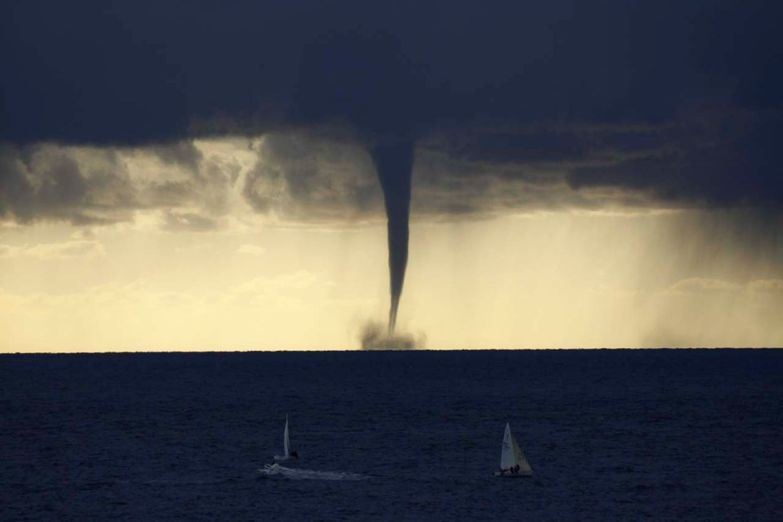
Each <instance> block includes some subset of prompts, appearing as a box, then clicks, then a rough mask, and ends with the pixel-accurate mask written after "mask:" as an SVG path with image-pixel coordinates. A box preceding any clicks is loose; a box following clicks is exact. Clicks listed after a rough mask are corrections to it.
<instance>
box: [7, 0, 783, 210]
mask: <svg viewBox="0 0 783 522" xmlns="http://www.w3.org/2000/svg"><path fill="white" fill-rule="evenodd" d="M422 4H423V5H422ZM1 10H2V12H0V60H1V61H0V64H1V67H2V73H1V74H0V140H3V141H6V142H10V143H15V144H26V143H30V142H39V141H50V142H59V143H66V144H67V143H70V144H112V145H134V144H142V143H144V144H148V143H161V142H169V141H178V140H180V139H182V138H187V137H192V136H194V135H204V134H223V133H232V134H236V133H248V134H258V133H263V132H267V131H269V130H281V129H302V128H312V127H313V126H322V125H326V126H332V127H334V126H337V127H340V128H347V129H350V130H348V131H347V133H346V134H343V135H341V138H342V137H346V136H347V137H349V138H350V139H353V140H356V141H357V142H358V143H361V144H363V145H365V146H366V147H368V148H371V147H373V146H374V145H375V144H376V143H377V142H378V141H380V140H384V139H389V136H392V139H395V140H399V139H405V140H408V139H409V140H413V141H416V142H417V144H418V145H417V146H418V149H419V150H426V151H428V153H432V154H436V155H441V156H443V157H444V158H446V161H450V162H455V164H461V165H462V167H463V168H461V169H458V171H459V174H456V175H455V176H454V177H451V176H447V175H445V174H444V173H442V172H441V174H439V177H438V179H439V181H440V182H443V183H444V191H445V192H446V193H449V194H452V195H453V196H454V197H458V196H459V194H461V193H465V194H468V196H466V198H467V199H465V200H452V201H451V202H450V203H449V205H450V207H451V208H452V209H453V211H454V212H460V211H465V212H470V211H472V210H473V209H474V208H475V207H476V205H480V204H488V205H496V206H497V205H500V206H504V205H506V204H511V202H503V200H502V196H503V194H496V191H495V189H494V188H493V187H495V186H496V182H497V181H503V182H506V183H512V184H517V185H524V186H526V187H541V186H542V184H544V183H545V178H547V177H549V178H550V180H549V183H550V184H551V183H556V184H559V183H563V186H564V187H566V189H568V190H571V191H572V192H574V195H573V199H574V200H575V201H578V200H579V199H580V198H582V197H583V196H582V194H583V193H584V194H592V193H596V192H601V191H604V192H605V191H607V190H612V189H616V190H618V191H624V192H628V193H629V194H630V193H634V192H641V193H644V194H646V195H647V196H648V197H649V198H653V199H654V200H656V201H659V202H663V203H664V204H670V203H671V204H686V205H687V204H698V205H710V206H731V205H740V204H741V205H761V206H766V207H776V208H779V207H780V206H781V203H782V199H783V196H782V194H783V183H782V182H781V175H780V167H779V165H780V163H781V160H782V159H783V158H781V155H780V152H778V150H779V146H778V144H779V142H780V136H781V135H783V118H781V116H780V114H781V110H782V109H781V102H783V33H782V32H781V31H779V30H778V23H779V20H781V19H782V18H783V16H781V15H783V4H780V3H779V2H773V1H760V0H759V1H739V0H732V1H728V0H715V1H713V0H709V1H707V0H704V1H693V2H674V1H655V2H653V1H649V2H644V1H638V2H629V1H626V0H605V1H593V2H582V1H576V0H573V1H568V0H553V1H548V2H493V3H491V4H485V3H478V2H476V3H474V2H426V3H420V2H387V3H381V4H379V3H374V2H373V3H371V2H320V1H319V2H316V1H312V2H308V1H292V2H250V1H236V2H231V3H229V4H222V3H218V2H206V3H198V4H196V3H191V2H179V1H168V2H145V1H133V2H131V1H127V2H106V1H82V2H78V3H74V4H69V3H62V2H53V1H34V0H31V1H26V2H4V3H3V5H2V8H1ZM286 132H291V131H290V130H289V131H286ZM167 151H169V152H171V154H172V156H171V158H170V159H171V160H172V161H176V162H183V161H184V162H187V161H189V159H188V158H189V157H191V158H192V155H190V154H189V153H188V152H187V151H177V150H169V149H167ZM292 153H293V154H297V153H298V152H296V151H292ZM178 155H179V156H178ZM281 163H282V161H281ZM14 165H15V163H13V162H11V164H9V163H8V161H7V160H4V161H3V167H2V171H1V172H0V176H2V177H1V178H0V186H1V187H2V190H3V194H0V205H2V208H0V211H2V212H6V213H8V212H13V213H14V215H17V216H20V217H21V218H22V219H28V218H31V217H32V216H33V215H34V214H35V213H47V214H48V215H51V216H54V215H59V214H63V213H65V214H68V213H67V212H65V211H64V210H63V209H66V208H77V207H78V206H79V205H85V204H86V205H88V206H89V205H96V204H97V203H94V202H92V200H90V197H88V196H89V195H90V194H92V193H93V192H92V190H91V189H90V188H89V187H91V186H92V185H88V187H87V188H85V187H84V186H82V185H80V181H79V179H80V177H79V176H78V175H75V174H74V171H73V167H72V166H68V165H67V162H65V163H63V164H62V165H61V166H60V167H61V168H62V174H61V176H62V179H57V180H54V179H52V180H50V183H49V184H48V185H46V184H45V185H42V186H40V187H33V188H30V187H28V186H27V185H26V184H25V183H26V182H25V179H24V177H20V175H19V172H18V171H17V170H15V166H14ZM465 165H467V166H468V167H469V168H468V167H465ZM418 172H419V170H418V168H417V175H418ZM423 176H425V178H423V179H422V183H424V185H423V187H424V188H425V189H426V190H429V191H431V192H433V193H434V192H436V191H437V188H436V187H435V186H434V185H430V186H426V182H427V179H430V180H432V179H435V178H434V177H432V176H430V178H426V176H427V175H426V174H424V175H423ZM460 176H462V177H460ZM481 176H488V178H486V179H478V178H479V177H481ZM256 179H257V178H256ZM286 179H287V183H288V187H289V188H290V190H291V191H292V193H294V194H297V195H298V197H299V199H300V200H302V201H306V200H308V198H310V200H309V201H310V202H311V203H312V205H313V206H316V204H317V202H318V197H319V196H316V195H312V196H306V195H305V193H312V194H317V190H318V189H317V188H316V186H317V184H316V183H315V181H316V180H321V179H323V178H321V177H318V176H314V175H313V170H312V169H308V168H305V167H303V166H301V165H300V166H299V168H298V170H296V172H295V173H287V174H286ZM552 180H554V181H552ZM107 183H108V182H107ZM457 186H462V187H464V188H465V190H464V191H461V190H458V187H457ZM471 186H473V187H476V186H479V187H484V188H485V189H486V190H485V191H483V192H482V191H479V193H482V194H483V196H482V197H481V198H477V197H473V198H472V199H471V198H470V196H469V195H470V194H475V193H476V191H473V192H471V190H470V188H469V187H471ZM253 187H255V188H253ZM416 187H417V190H418V187H419V179H418V178H417V180H416ZM455 187H457V188H455ZM159 188H160V197H161V198H162V199H165V198H169V199H172V198H173V199H177V196H176V193H177V191H178V190H191V189H192V184H190V183H182V184H181V185H180V186H175V185H173V184H168V185H164V184H161V186H160V187H159ZM256 189H259V187H258V186H255V185H254V186H251V188H249V189H246V191H245V194H246V196H247V198H248V201H249V202H250V203H251V204H253V205H254V206H256V207H257V208H259V209H263V208H267V207H266V206H265V205H268V201H267V200H268V198H269V196H268V194H264V193H263V192H262V191H259V190H256ZM105 190H108V189H105ZM55 192H56V193H57V195H56V196H55V195H54V193H55ZM109 192H111V191H109ZM60 193H61V194H60ZM31 194H33V195H32V196H31ZM414 194H415V191H414ZM130 197H132V194H130V195H126V196H125V198H126V199H127V198H130ZM362 197H364V196H362V195H357V196H356V201H359V200H361V198H362ZM414 197H416V196H415V195H414ZM627 197H628V198H630V199H632V200H633V198H634V197H635V196H627ZM31 198H32V199H31ZM497 198H501V199H497ZM32 200H35V201H36V203H35V204H34V205H33V204H32V203H31V201H32ZM25 202H27V203H25ZM219 204H220V202H219V201H218V202H215V205H218V206H219ZM414 208H416V204H415V202H414ZM445 208H446V205H445V204H444V205H442V206H441V207H439V209H445ZM9 209H10V210H9ZM69 215H70V217H71V218H73V217H74V216H76V214H75V213H70V214H69ZM84 215H85V216H87V213H86V212H85V213H84Z"/></svg>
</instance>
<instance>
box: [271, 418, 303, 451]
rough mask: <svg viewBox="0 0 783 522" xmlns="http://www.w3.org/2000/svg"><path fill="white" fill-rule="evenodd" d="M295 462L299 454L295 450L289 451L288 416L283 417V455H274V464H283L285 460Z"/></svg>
mask: <svg viewBox="0 0 783 522" xmlns="http://www.w3.org/2000/svg"><path fill="white" fill-rule="evenodd" d="M292 459H293V460H297V459H299V454H298V453H297V452H296V450H292V449H291V440H290V438H289V436H288V415H286V416H285V428H283V454H282V455H275V461H276V462H283V461H286V460H292Z"/></svg>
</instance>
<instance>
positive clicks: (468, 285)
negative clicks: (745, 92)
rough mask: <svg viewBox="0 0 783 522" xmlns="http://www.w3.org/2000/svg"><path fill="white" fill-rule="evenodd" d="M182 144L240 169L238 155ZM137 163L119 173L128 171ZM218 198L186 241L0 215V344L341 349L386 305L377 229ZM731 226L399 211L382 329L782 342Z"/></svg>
mask: <svg viewBox="0 0 783 522" xmlns="http://www.w3.org/2000/svg"><path fill="white" fill-rule="evenodd" d="M201 146H202V147H204V148H205V150H206V149H208V150H209V151H211V153H214V154H215V155H216V156H215V157H217V158H219V159H220V158H222V159H221V161H225V162H230V161H234V162H235V163H236V164H237V165H239V166H238V167H237V169H238V170H239V171H242V169H245V170H247V169H248V168H250V167H249V165H250V163H251V162H252V158H250V157H246V156H243V154H244V155H247V152H246V150H247V149H246V147H245V148H243V147H238V146H234V145H231V143H228V144H226V143H223V142H215V143H207V144H202V145H201ZM148 161H150V160H149V159H148V158H145V157H140V158H137V160H135V162H134V163H133V164H132V165H129V166H128V169H129V171H133V172H135V174H134V175H135V176H137V177H138V178H141V177H144V176H147V175H148V174H147V172H148V171H149V170H151V169H152V167H151V166H150V165H147V164H145V162H148ZM175 175H176V173H174V174H172V176H175ZM372 181H373V182H374V180H372ZM232 187H233V185H230V186H229V189H228V191H227V192H226V193H224V194H222V195H221V196H220V197H221V200H220V201H217V202H212V203H208V204H214V205H215V207H214V208H218V209H219V210H216V211H214V212H213V214H212V215H218V216H219V219H217V221H218V226H215V227H212V228H209V229H205V230H195V229H192V228H187V227H183V228H181V229H178V228H177V227H176V226H173V227H172V226H169V227H166V226H164V224H165V223H166V219H169V225H171V218H170V216H168V218H167V215H166V212H165V211H162V210H160V208H150V209H149V210H143V209H142V210H135V211H134V213H133V216H132V218H130V219H123V220H118V221H117V222H116V223H114V224H109V225H95V226H75V225H71V224H68V223H67V222H64V221H59V220H56V219H55V220H41V221H38V222H32V223H15V222H13V221H11V220H7V221H6V222H4V223H3V224H2V225H1V226H0V351H2V352H17V351H19V352H27V351H52V352H61V351H63V352H68V351H114V350H250V349H253V350H265V349H356V348H357V347H358V346H359V341H358V335H359V331H360V330H361V328H362V325H363V324H365V323H366V322H367V321H383V320H384V319H385V318H386V314H387V307H388V272H387V252H386V235H385V224H384V222H383V221H382V219H381V218H380V217H379V216H373V215H368V216H364V217H362V218H361V219H349V218H345V217H336V218H329V219H319V220H316V221H306V220H305V221H303V220H297V219H294V218H291V217H286V216H285V215H282V214H281V213H279V212H277V211H272V212H269V213H258V212H254V211H253V210H252V209H250V208H249V207H248V205H247V204H246V203H245V202H243V200H242V198H241V194H240V193H239V192H240V191H239V189H237V188H235V187H234V188H232ZM415 191H416V185H415V180H414V192H415ZM284 203H285V202H283V204H284ZM327 207H328V205H327ZM415 207H416V202H414V208H415ZM210 208H212V207H210ZM180 210H182V209H180ZM327 210H328V208H327ZM729 217H730V216H729ZM735 221H736V220H732V219H729V218H728V217H726V215H725V214H721V213H716V212H707V211H701V210H656V209H650V208H646V209H643V210H635V211H612V212H608V211H587V210H576V209H569V208H559V209H553V210H549V211H544V210H525V209H521V210H520V209H516V210H513V209H509V210H507V211H503V212H494V213H493V214H492V215H491V216H482V217H480V218H479V217H477V216H473V217H471V216H469V215H468V216H465V215H460V216H453V217H452V218H449V219H444V218H443V216H440V217H434V216H428V215H424V214H417V215H414V218H413V222H412V227H411V244H410V260H409V265H408V272H407V279H406V285H405V289H404V292H403V298H402V303H401V308H400V315H399V324H400V326H401V328H402V329H403V330H404V331H406V332H410V333H412V334H414V335H416V336H417V337H420V338H425V339H426V342H425V346H426V347H427V348H433V349H447V348H555V347H654V346H780V345H783V321H781V320H780V317H783V263H782V262H781V258H783V256H782V255H781V254H782V253H783V246H781V245H783V242H782V241H781V237H780V235H777V236H776V237H773V238H772V240H771V242H770V240H769V238H767V239H764V240H763V241H761V240H760V241H759V242H755V240H753V239H752V238H748V237H746V236H747V234H746V232H747V230H746V229H744V228H743V227H742V226H737V227H732V226H727V225H726V223H733V222H735ZM174 224H175V225H176V222H175V223H174Z"/></svg>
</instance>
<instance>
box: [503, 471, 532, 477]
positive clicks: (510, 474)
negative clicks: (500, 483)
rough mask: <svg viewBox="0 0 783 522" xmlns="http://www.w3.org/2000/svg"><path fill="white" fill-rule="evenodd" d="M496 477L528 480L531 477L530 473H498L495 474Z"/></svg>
mask: <svg viewBox="0 0 783 522" xmlns="http://www.w3.org/2000/svg"><path fill="white" fill-rule="evenodd" d="M495 476H496V477H503V478H530V477H532V476H533V474H532V473H501V472H499V471H496V472H495Z"/></svg>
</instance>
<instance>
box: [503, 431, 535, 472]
mask: <svg viewBox="0 0 783 522" xmlns="http://www.w3.org/2000/svg"><path fill="white" fill-rule="evenodd" d="M532 475H533V469H532V468H531V467H530V463H529V462H528V461H527V459H526V458H525V454H524V453H523V452H522V448H520V447H519V444H517V439H516V438H514V435H513V434H512V433H511V426H510V425H509V423H506V431H505V433H503V444H502V446H501V449H500V470H498V471H496V472H495V476H496V477H530V476H532Z"/></svg>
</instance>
